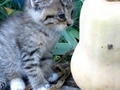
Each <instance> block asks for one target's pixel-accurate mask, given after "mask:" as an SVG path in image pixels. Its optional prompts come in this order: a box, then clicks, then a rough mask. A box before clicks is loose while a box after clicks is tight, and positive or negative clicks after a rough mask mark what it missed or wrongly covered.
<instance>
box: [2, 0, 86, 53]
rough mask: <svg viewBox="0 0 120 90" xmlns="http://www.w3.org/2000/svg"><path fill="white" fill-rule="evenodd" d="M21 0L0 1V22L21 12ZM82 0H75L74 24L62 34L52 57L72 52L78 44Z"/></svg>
mask: <svg viewBox="0 0 120 90" xmlns="http://www.w3.org/2000/svg"><path fill="white" fill-rule="evenodd" d="M20 1H22V0H14V1H13V0H0V22H2V21H3V20H5V19H6V18H7V17H9V16H10V15H12V14H14V13H15V12H16V11H21V10H22V9H23V6H24V4H22V3H23V2H20ZM83 1H84V0H75V13H74V24H73V25H72V26H70V27H69V28H68V29H67V30H65V31H64V32H63V33H62V37H61V39H60V42H59V43H58V44H57V45H56V46H55V48H54V52H53V53H54V55H64V54H65V53H66V52H68V51H70V50H74V49H75V47H76V45H77V44H78V42H79V16H80V10H81V7H82V4H83Z"/></svg>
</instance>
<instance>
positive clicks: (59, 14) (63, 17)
mask: <svg viewBox="0 0 120 90" xmlns="http://www.w3.org/2000/svg"><path fill="white" fill-rule="evenodd" d="M57 17H58V19H60V20H66V17H65V14H64V13H58V14H57Z"/></svg>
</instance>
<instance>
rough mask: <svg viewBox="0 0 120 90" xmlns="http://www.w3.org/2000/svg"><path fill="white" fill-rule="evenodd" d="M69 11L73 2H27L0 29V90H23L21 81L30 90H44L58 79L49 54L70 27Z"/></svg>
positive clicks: (54, 0)
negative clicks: (8, 89)
mask: <svg viewBox="0 0 120 90" xmlns="http://www.w3.org/2000/svg"><path fill="white" fill-rule="evenodd" d="M67 3H68V4H67ZM72 10H73V2H72V0H27V2H26V5H25V10H24V11H23V12H20V13H18V14H16V15H13V16H11V17H9V18H8V19H7V20H6V21H4V22H3V23H2V24H1V25H0V90H4V89H5V88H6V87H7V85H10V88H11V90H24V87H25V86H24V85H25V84H24V82H23V80H22V79H23V78H24V77H28V79H29V81H30V83H31V85H32V87H33V90H47V88H48V87H49V86H50V85H49V82H53V81H55V80H56V79H57V78H58V77H57V74H55V73H54V72H53V70H52V59H53V56H52V53H51V51H52V49H53V47H54V46H55V45H56V43H57V42H58V40H59V38H60V36H61V32H62V30H64V29H66V28H67V27H68V26H69V25H71V24H72V22H73V20H72V17H71V12H72ZM15 83H16V84H15ZM17 85H20V86H17ZM13 86H14V87H13Z"/></svg>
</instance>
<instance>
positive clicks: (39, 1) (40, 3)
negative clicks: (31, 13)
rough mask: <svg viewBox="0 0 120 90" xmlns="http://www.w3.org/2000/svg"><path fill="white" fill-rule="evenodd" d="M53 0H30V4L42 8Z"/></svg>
mask: <svg viewBox="0 0 120 90" xmlns="http://www.w3.org/2000/svg"><path fill="white" fill-rule="evenodd" d="M50 1H51V0H29V4H30V6H31V7H32V8H35V9H40V8H42V7H44V6H47V5H49V4H50Z"/></svg>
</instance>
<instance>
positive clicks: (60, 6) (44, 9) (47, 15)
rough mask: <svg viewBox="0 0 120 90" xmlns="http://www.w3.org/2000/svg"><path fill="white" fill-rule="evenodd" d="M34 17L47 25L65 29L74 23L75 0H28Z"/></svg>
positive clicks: (29, 8) (30, 12) (29, 9)
mask: <svg viewBox="0 0 120 90" xmlns="http://www.w3.org/2000/svg"><path fill="white" fill-rule="evenodd" d="M27 10H28V13H29V14H30V15H31V17H32V19H33V20H34V21H35V22H37V23H42V24H44V25H45V26H47V27H49V28H52V29H58V30H60V31H61V30H64V29H66V28H67V27H68V26H70V25H71V24H72V23H73V0H27Z"/></svg>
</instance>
